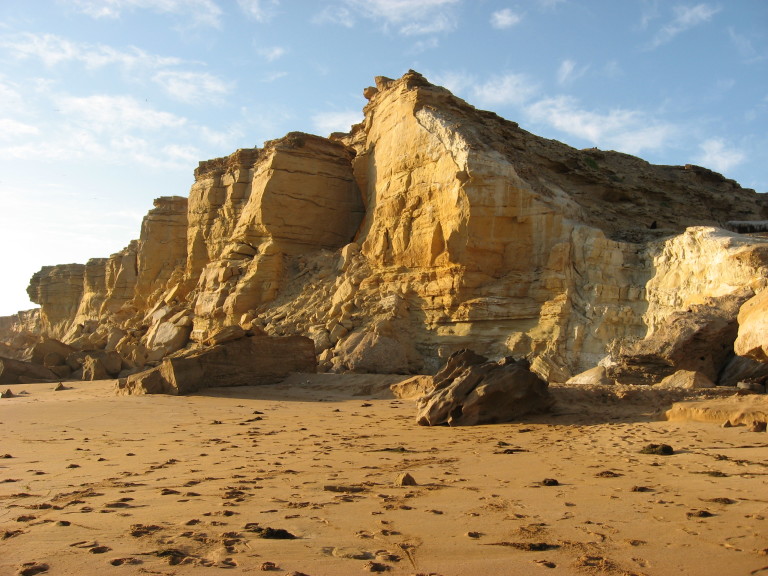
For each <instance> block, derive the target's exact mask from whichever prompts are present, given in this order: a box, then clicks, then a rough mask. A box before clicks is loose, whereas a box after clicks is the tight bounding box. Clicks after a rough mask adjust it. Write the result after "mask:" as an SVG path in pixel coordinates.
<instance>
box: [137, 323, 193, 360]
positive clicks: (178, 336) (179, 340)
mask: <svg viewBox="0 0 768 576" xmlns="http://www.w3.org/2000/svg"><path fill="white" fill-rule="evenodd" d="M191 332H192V326H191V325H184V324H181V325H179V324H174V323H173V322H160V323H159V324H158V325H157V327H156V328H154V329H153V330H150V331H149V332H148V333H147V349H148V350H149V353H148V355H147V361H150V362H152V361H157V360H161V359H162V358H164V357H165V356H167V355H168V354H172V353H173V352H176V351H178V350H181V349H182V348H184V346H186V345H187V342H189V335H190V333H191Z"/></svg>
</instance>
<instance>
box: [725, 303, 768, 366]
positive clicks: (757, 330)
mask: <svg viewBox="0 0 768 576" xmlns="http://www.w3.org/2000/svg"><path fill="white" fill-rule="evenodd" d="M738 320H739V331H738V336H737V338H736V342H734V344H733V348H734V351H735V352H736V354H738V355H739V356H747V357H748V358H752V359H753V360H757V361H758V362H765V363H768V289H767V290H763V291H762V292H760V293H759V294H758V295H757V296H754V297H753V298H750V299H749V300H748V301H747V302H745V303H744V305H743V306H742V307H741V309H740V310H739V316H738Z"/></svg>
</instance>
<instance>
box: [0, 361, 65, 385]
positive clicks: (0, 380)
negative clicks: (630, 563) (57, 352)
mask: <svg viewBox="0 0 768 576" xmlns="http://www.w3.org/2000/svg"><path fill="white" fill-rule="evenodd" d="M57 378H58V376H57V375H56V374H55V373H53V372H52V371H51V370H49V369H48V368H46V367H45V366H41V365H39V364H33V363H32V362H24V361H21V360H14V359H13V358H2V357H0V384H28V383H30V382H52V381H53V380H56V379H57Z"/></svg>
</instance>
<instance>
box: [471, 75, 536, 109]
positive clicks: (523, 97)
mask: <svg viewBox="0 0 768 576" xmlns="http://www.w3.org/2000/svg"><path fill="white" fill-rule="evenodd" d="M537 90H538V86H536V85H535V84H534V83H533V82H532V81H531V80H530V79H529V78H528V77H527V76H526V75H525V74H504V75H502V76H495V77H493V78H491V79H490V80H488V82H486V83H485V84H480V85H478V86H475V87H474V89H473V91H472V92H473V95H474V97H475V98H476V99H477V100H478V101H479V102H480V103H481V104H482V105H484V106H504V105H509V104H512V105H518V106H519V105H521V104H524V103H525V102H527V101H528V100H529V99H530V98H531V97H532V96H533V95H534V94H535V93H536V92H537Z"/></svg>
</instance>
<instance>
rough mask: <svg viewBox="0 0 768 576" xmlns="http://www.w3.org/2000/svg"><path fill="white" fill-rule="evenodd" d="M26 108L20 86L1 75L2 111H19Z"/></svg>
mask: <svg viewBox="0 0 768 576" xmlns="http://www.w3.org/2000/svg"><path fill="white" fill-rule="evenodd" d="M23 109H24V98H22V96H21V93H20V92H19V87H18V86H16V85H15V84H14V83H12V82H9V81H7V80H5V78H3V76H2V75H0V113H6V114H7V113H10V112H13V113H18V112H19V111H21V110H23Z"/></svg>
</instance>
